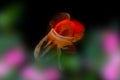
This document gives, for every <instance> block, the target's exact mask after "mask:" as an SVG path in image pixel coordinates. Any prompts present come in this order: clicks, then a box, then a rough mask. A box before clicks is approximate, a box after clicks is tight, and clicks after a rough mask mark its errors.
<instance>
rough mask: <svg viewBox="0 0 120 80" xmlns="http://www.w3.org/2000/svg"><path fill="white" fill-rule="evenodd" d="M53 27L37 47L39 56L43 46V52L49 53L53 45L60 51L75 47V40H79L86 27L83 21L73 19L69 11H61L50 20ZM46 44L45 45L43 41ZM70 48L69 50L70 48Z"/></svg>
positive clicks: (36, 52)
mask: <svg viewBox="0 0 120 80" xmlns="http://www.w3.org/2000/svg"><path fill="white" fill-rule="evenodd" d="M50 24H51V26H52V28H51V30H50V32H49V33H48V34H47V35H46V36H45V37H44V38H43V39H42V40H41V41H40V42H39V43H38V45H37V46H36V48H35V52H34V55H35V57H38V55H39V54H40V53H41V49H42V46H43V47H44V52H43V54H45V53H47V52H48V51H49V50H50V49H52V48H53V47H57V49H58V52H57V53H59V54H60V53H61V49H64V47H66V46H69V47H68V48H70V47H72V48H70V49H73V48H75V46H74V42H77V41H78V40H80V39H81V38H82V37H83V34H84V31H85V28H84V26H83V24H82V23H80V22H79V21H77V20H71V19H70V15H69V14H68V13H60V14H59V15H57V16H56V17H54V19H52V20H51V22H50ZM45 41H47V42H46V44H44V45H43V43H44V42H45ZM70 49H69V50H70Z"/></svg>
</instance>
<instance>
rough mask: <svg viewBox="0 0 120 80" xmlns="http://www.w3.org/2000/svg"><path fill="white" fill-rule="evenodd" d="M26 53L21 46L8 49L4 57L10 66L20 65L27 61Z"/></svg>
mask: <svg viewBox="0 0 120 80" xmlns="http://www.w3.org/2000/svg"><path fill="white" fill-rule="evenodd" d="M24 53H25V52H23V50H22V49H21V48H14V49H11V50H9V51H7V53H6V54H5V56H4V58H3V59H4V61H5V63H6V64H7V65H8V66H9V67H15V66H19V65H21V64H22V63H23V62H24V61H25V54H24Z"/></svg>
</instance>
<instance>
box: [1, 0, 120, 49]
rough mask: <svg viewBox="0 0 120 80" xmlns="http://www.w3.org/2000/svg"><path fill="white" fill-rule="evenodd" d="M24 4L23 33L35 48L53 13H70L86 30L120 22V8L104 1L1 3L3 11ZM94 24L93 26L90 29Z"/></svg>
mask: <svg viewBox="0 0 120 80" xmlns="http://www.w3.org/2000/svg"><path fill="white" fill-rule="evenodd" d="M12 2H19V3H22V4H23V6H24V8H25V11H24V15H23V18H22V24H20V25H21V27H20V29H19V30H20V31H21V33H22V34H23V36H24V39H25V42H26V44H27V45H28V47H29V48H31V49H34V47H35V46H36V44H37V43H38V42H39V40H40V39H41V38H42V37H44V35H45V34H47V32H48V29H47V27H48V23H49V21H50V20H51V18H52V17H53V16H54V14H56V13H58V12H68V13H70V15H71V16H72V17H74V18H75V19H77V20H79V21H81V22H82V23H83V24H84V25H85V28H86V31H88V30H90V29H92V28H98V29H99V28H101V27H96V26H97V25H103V24H107V23H108V22H109V21H110V20H114V19H117V20H118V19H119V5H118V4H116V3H115V4H114V3H113V2H112V4H110V3H109V2H108V3H105V2H99V1H98V2H88V1H84V2H83V1H79V0H78V1H77V0H17V1H16V0H15V1H7V0H4V1H1V2H0V9H1V10H2V9H3V7H5V6H6V5H8V4H10V3H12ZM91 25H92V26H93V27H91Z"/></svg>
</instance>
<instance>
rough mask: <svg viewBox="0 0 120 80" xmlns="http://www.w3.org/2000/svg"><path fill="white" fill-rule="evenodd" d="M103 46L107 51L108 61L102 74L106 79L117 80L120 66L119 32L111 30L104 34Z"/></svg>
mask: <svg viewBox="0 0 120 80" xmlns="http://www.w3.org/2000/svg"><path fill="white" fill-rule="evenodd" d="M103 47H104V51H105V52H106V53H107V62H106V63H105V65H104V66H103V68H102V76H103V78H104V79H105V80H117V78H118V72H119V68H120V52H119V50H118V34H117V32H114V31H110V32H107V34H105V35H104V37H103Z"/></svg>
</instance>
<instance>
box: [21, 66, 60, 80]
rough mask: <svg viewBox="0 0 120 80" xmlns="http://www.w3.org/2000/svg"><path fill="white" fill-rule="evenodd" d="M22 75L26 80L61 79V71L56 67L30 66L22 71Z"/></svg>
mask: <svg viewBox="0 0 120 80" xmlns="http://www.w3.org/2000/svg"><path fill="white" fill-rule="evenodd" d="M21 76H22V77H23V79H25V80H59V78H60V77H59V76H60V74H59V72H58V71H57V70H55V69H54V68H48V69H44V70H40V69H38V68H36V67H34V66H31V67H30V66H28V67H26V68H24V69H23V70H22V72H21Z"/></svg>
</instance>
